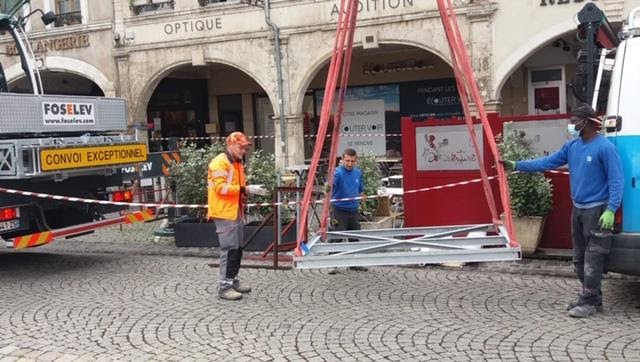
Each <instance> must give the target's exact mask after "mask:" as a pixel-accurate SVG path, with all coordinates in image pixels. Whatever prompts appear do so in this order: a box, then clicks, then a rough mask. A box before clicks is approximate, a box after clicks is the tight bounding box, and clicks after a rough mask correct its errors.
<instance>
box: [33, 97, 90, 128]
mask: <svg viewBox="0 0 640 362" xmlns="http://www.w3.org/2000/svg"><path fill="white" fill-rule="evenodd" d="M95 108H96V106H95V105H94V104H91V103H76V102H42V122H43V124H44V125H45V126H86V125H95V124H96V110H95Z"/></svg>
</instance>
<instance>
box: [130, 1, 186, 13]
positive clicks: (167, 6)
mask: <svg viewBox="0 0 640 362" xmlns="http://www.w3.org/2000/svg"><path fill="white" fill-rule="evenodd" d="M175 7H176V2H175V1H174V0H133V1H132V2H131V12H133V15H150V14H155V13H157V12H165V11H173V9H175Z"/></svg>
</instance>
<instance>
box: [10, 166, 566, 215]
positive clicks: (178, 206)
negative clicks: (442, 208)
mask: <svg viewBox="0 0 640 362" xmlns="http://www.w3.org/2000/svg"><path fill="white" fill-rule="evenodd" d="M549 172H550V173H556V174H563V175H568V174H569V172H566V171H549ZM495 178H497V176H489V180H492V179H495ZM481 181H482V179H481V178H477V179H473V180H468V181H461V182H454V183H450V184H446V185H439V186H431V187H425V188H421V189H415V190H405V191H403V192H402V195H404V194H414V193H418V192H427V191H433V190H442V189H446V188H451V187H457V186H464V185H469V184H473V183H478V182H481ZM0 193H7V194H15V195H22V196H28V197H37V198H41V199H49V200H58V201H68V202H80V203H85V204H98V205H116V206H133V207H143V208H150V207H153V208H157V209H170V208H175V209H206V208H207V205H198V204H154V203H143V202H122V201H106V200H95V199H85V198H81V197H69V196H60V195H51V194H45V193H39V192H30V191H20V190H14V189H7V188H3V187H0ZM378 197H380V196H379V195H371V196H364V197H362V196H358V197H347V198H342V199H331V200H330V202H336V201H353V200H366V199H375V198H378ZM295 203H296V202H295V201H292V202H289V201H283V202H264V203H252V204H247V205H245V206H246V207H247V208H252V207H265V206H267V207H268V206H288V205H293V204H295ZM315 203H316V204H321V203H324V200H317V201H316V202H315Z"/></svg>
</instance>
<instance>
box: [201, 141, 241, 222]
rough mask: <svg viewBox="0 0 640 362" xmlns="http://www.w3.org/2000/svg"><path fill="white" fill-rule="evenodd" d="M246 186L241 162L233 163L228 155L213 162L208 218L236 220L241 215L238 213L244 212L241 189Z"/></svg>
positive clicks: (209, 181) (208, 178) (208, 189)
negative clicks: (241, 208)
mask: <svg viewBox="0 0 640 362" xmlns="http://www.w3.org/2000/svg"><path fill="white" fill-rule="evenodd" d="M244 186H245V177H244V166H243V165H242V164H241V163H240V162H237V161H232V160H231V157H230V156H229V155H227V154H226V153H221V154H219V155H218V156H216V157H215V158H214V159H213V160H211V162H210V163H209V172H208V175H207V195H208V199H209V202H208V205H209V210H208V211H207V217H208V218H209V219H211V218H217V219H225V220H235V219H236V218H237V217H238V215H239V213H238V211H240V212H243V210H239V208H240V207H241V203H242V201H243V197H244V195H241V192H240V188H241V187H244ZM240 215H241V214H240Z"/></svg>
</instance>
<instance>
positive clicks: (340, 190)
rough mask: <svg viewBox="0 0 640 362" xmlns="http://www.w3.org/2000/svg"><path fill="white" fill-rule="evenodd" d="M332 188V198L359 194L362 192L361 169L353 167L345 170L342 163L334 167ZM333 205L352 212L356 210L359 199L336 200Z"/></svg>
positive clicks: (362, 179)
mask: <svg viewBox="0 0 640 362" xmlns="http://www.w3.org/2000/svg"><path fill="white" fill-rule="evenodd" d="M332 190H333V192H332V193H331V198H332V199H342V198H346V197H358V196H360V194H361V193H362V192H364V178H363V176H362V171H360V169H359V168H357V167H354V168H353V169H351V171H349V170H347V169H346V168H345V167H344V166H342V165H341V166H338V167H336V172H335V173H334V175H333V186H332ZM333 206H334V207H336V208H338V209H340V210H345V211H349V212H354V211H358V207H360V201H359V200H349V201H336V202H334V203H333Z"/></svg>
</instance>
